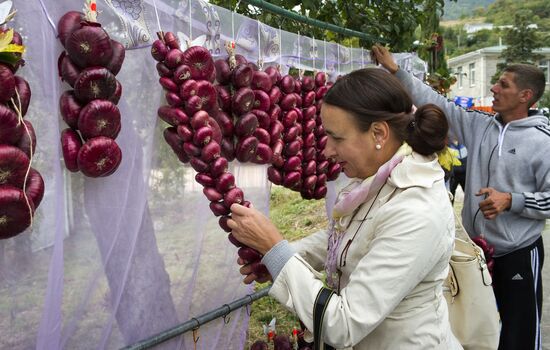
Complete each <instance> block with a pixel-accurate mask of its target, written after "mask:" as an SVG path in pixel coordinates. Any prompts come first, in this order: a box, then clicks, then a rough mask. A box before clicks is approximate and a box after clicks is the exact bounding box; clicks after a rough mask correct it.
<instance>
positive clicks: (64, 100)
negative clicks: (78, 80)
mask: <svg viewBox="0 0 550 350" xmlns="http://www.w3.org/2000/svg"><path fill="white" fill-rule="evenodd" d="M81 110H82V106H81V105H80V103H79V102H78V101H77V100H76V97H75V96H74V92H73V91H72V90H67V91H65V92H64V93H63V95H61V97H60V98H59V111H60V112H61V117H62V118H63V120H64V121H65V123H67V125H68V126H70V127H71V128H73V129H77V128H78V116H79V115H80V111H81Z"/></svg>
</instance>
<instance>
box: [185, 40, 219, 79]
mask: <svg viewBox="0 0 550 350" xmlns="http://www.w3.org/2000/svg"><path fill="white" fill-rule="evenodd" d="M183 63H184V64H186V65H187V66H189V68H190V69H191V79H195V80H208V79H209V78H210V76H211V75H212V73H213V72H214V69H215V67H214V60H212V56H211V55H210V52H209V51H208V50H207V49H205V48H204V47H202V46H192V47H190V48H188V49H187V50H185V52H184V53H183Z"/></svg>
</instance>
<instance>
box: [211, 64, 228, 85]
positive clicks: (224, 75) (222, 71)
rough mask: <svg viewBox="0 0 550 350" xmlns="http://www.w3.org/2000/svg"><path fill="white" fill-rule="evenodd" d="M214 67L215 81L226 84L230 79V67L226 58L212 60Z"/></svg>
mask: <svg viewBox="0 0 550 350" xmlns="http://www.w3.org/2000/svg"><path fill="white" fill-rule="evenodd" d="M214 66H215V67H216V81H217V82H218V84H220V85H226V84H228V83H229V82H230V81H231V68H229V63H227V61H226V60H223V59H219V60H216V61H215V62H214Z"/></svg>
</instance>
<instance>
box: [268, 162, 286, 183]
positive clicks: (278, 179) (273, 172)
mask: <svg viewBox="0 0 550 350" xmlns="http://www.w3.org/2000/svg"><path fill="white" fill-rule="evenodd" d="M267 179H268V180H269V181H271V182H273V183H274V184H275V185H281V184H282V183H283V175H282V174H281V172H280V171H279V170H277V169H276V168H275V167H273V166H270V167H269V168H267Z"/></svg>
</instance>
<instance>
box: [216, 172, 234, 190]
mask: <svg viewBox="0 0 550 350" xmlns="http://www.w3.org/2000/svg"><path fill="white" fill-rule="evenodd" d="M215 185H216V190H218V192H220V193H225V192H227V191H229V190H230V189H232V188H234V187H235V176H233V174H231V173H223V174H221V175H220V176H219V177H218V178H216V184H215Z"/></svg>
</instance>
